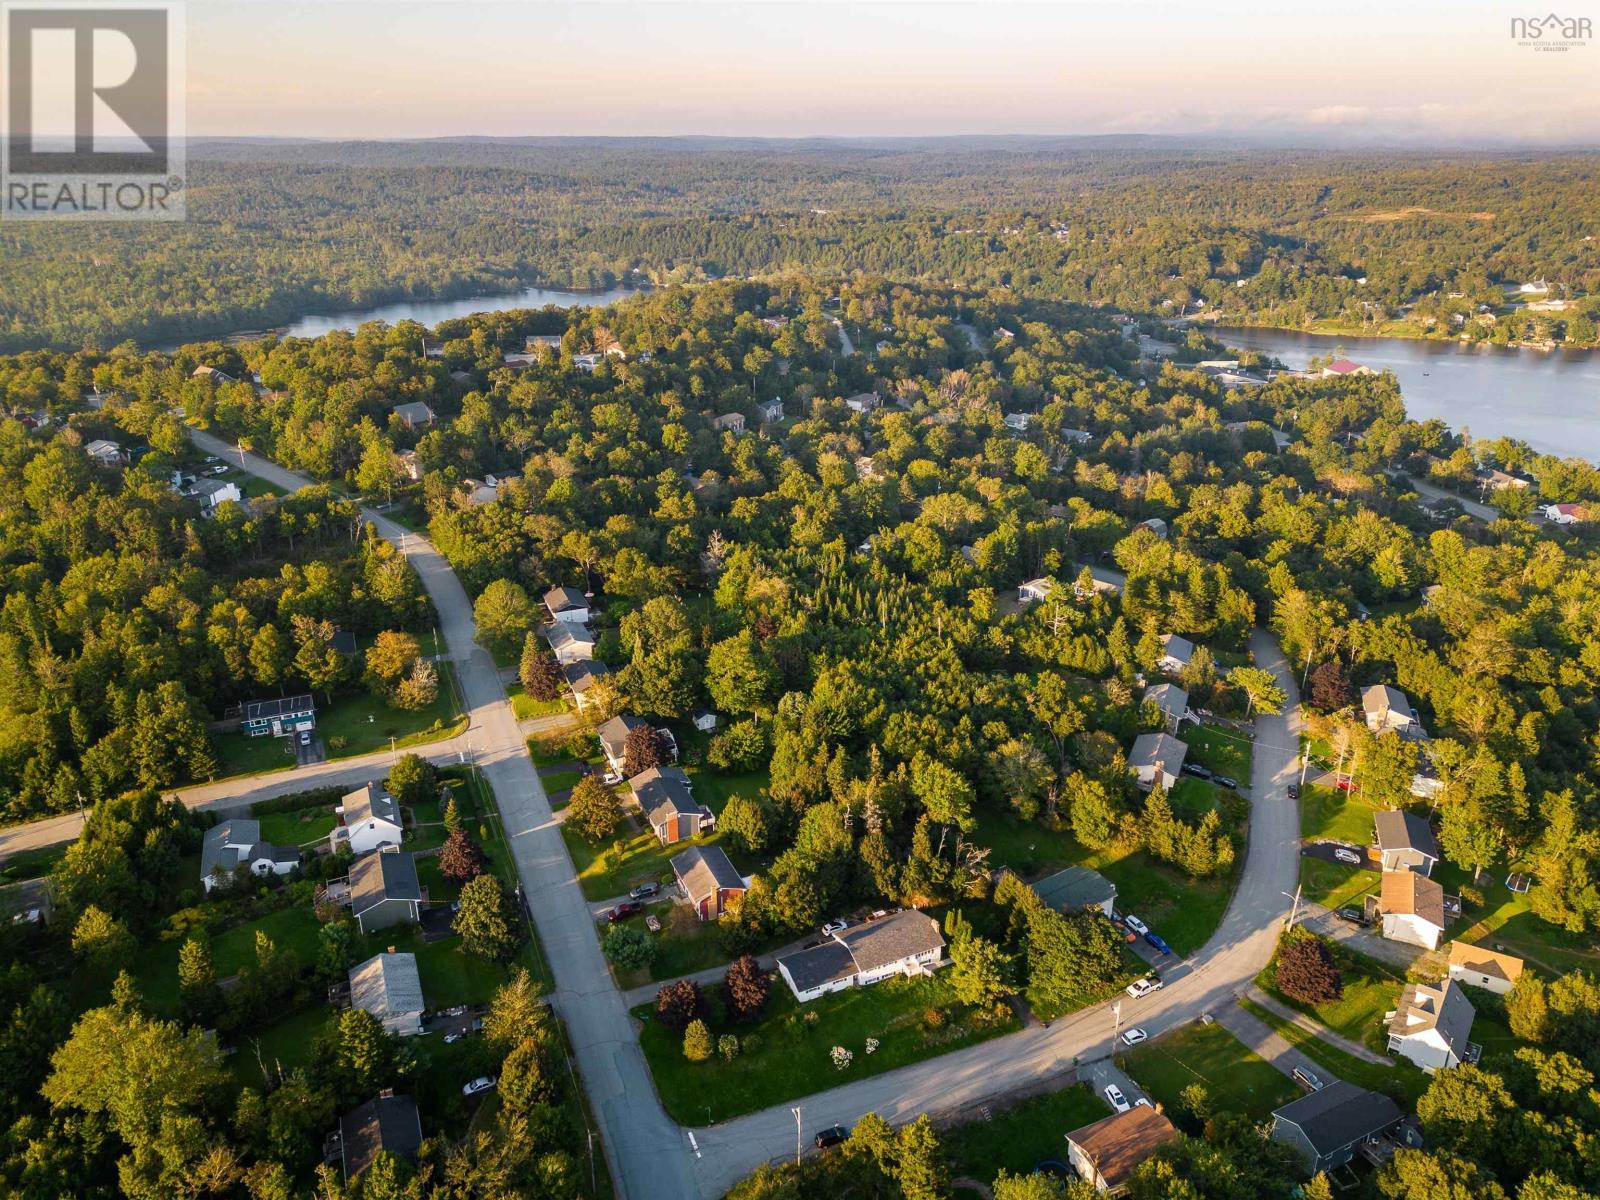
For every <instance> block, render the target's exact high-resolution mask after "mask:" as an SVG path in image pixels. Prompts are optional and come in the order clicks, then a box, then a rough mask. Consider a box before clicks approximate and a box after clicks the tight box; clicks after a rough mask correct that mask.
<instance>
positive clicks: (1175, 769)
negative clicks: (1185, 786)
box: [1128, 733, 1189, 792]
mask: <svg viewBox="0 0 1600 1200" xmlns="http://www.w3.org/2000/svg"><path fill="white" fill-rule="evenodd" d="M1188 753H1189V747H1188V746H1187V745H1185V744H1184V743H1183V742H1180V741H1179V740H1178V739H1177V738H1175V737H1172V736H1170V735H1168V734H1165V733H1141V734H1140V735H1139V736H1138V737H1136V738H1134V739H1133V749H1132V750H1130V751H1128V769H1129V770H1130V771H1132V772H1133V776H1134V779H1135V781H1136V782H1137V783H1138V785H1139V787H1140V788H1142V789H1143V790H1144V791H1147V792H1148V791H1150V790H1151V789H1152V788H1154V787H1155V786H1156V784H1158V783H1159V784H1160V785H1161V786H1162V787H1163V788H1166V789H1167V790H1168V791H1171V790H1172V788H1173V786H1174V785H1175V784H1176V783H1177V782H1178V776H1179V775H1180V774H1182V772H1183V760H1184V758H1185V756H1187V755H1188Z"/></svg>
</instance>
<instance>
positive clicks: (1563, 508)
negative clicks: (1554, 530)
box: [1543, 504, 1583, 525]
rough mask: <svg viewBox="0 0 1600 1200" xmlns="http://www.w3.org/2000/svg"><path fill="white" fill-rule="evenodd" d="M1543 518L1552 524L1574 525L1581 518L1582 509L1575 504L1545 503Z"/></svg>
mask: <svg viewBox="0 0 1600 1200" xmlns="http://www.w3.org/2000/svg"><path fill="white" fill-rule="evenodd" d="M1543 512H1544V519H1545V520H1546V521H1549V522H1550V523H1551V524H1552V525H1576V524H1578V523H1579V522H1580V521H1582V520H1583V515H1582V510H1581V509H1580V508H1579V507H1578V506H1577V505H1576V504H1546V505H1545V506H1544V509H1543Z"/></svg>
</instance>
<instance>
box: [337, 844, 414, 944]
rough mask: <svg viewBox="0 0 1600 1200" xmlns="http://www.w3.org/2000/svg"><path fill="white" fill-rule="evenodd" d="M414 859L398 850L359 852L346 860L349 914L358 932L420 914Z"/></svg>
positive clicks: (381, 927) (410, 918) (383, 926)
mask: <svg viewBox="0 0 1600 1200" xmlns="http://www.w3.org/2000/svg"><path fill="white" fill-rule="evenodd" d="M421 909H422V885H421V884H420V883H419V882H418V881H417V860H416V859H415V858H413V857H412V856H411V855H410V854H407V853H405V852H403V851H401V850H394V849H389V850H379V851H378V852H377V853H376V854H363V855H362V856H361V857H360V858H358V859H356V860H355V862H353V863H351V864H350V914H351V916H353V917H355V919H356V925H357V926H359V927H360V929H361V932H362V933H371V932H372V931H373V930H375V929H386V928H388V927H389V926H390V925H398V924H400V923H401V922H402V921H410V922H411V923H412V924H415V923H416V922H417V921H418V920H419V919H420V918H421Z"/></svg>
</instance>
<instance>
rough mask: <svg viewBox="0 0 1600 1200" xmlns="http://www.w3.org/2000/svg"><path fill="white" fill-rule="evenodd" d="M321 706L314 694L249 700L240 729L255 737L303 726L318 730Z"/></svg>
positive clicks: (296, 729) (275, 735)
mask: <svg viewBox="0 0 1600 1200" xmlns="http://www.w3.org/2000/svg"><path fill="white" fill-rule="evenodd" d="M316 711H317V706H316V705H315V704H313V703H312V702H311V697H310V696H286V697H284V698H283V699H281V700H247V701H246V702H245V703H244V704H243V705H242V706H241V707H240V713H239V729H240V730H241V731H242V732H244V733H247V734H249V735H250V736H251V737H267V736H268V735H270V736H272V737H281V736H283V735H284V734H286V733H298V732H299V731H300V730H302V729H315V728H316V727H317V718H316Z"/></svg>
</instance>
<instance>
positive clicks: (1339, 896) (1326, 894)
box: [1300, 783, 1380, 908]
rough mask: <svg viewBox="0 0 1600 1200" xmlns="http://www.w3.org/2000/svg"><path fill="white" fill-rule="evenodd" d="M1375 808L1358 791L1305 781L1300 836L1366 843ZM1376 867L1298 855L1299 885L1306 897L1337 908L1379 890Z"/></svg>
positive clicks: (1363, 844)
mask: <svg viewBox="0 0 1600 1200" xmlns="http://www.w3.org/2000/svg"><path fill="white" fill-rule="evenodd" d="M1376 813H1377V810H1376V809H1375V808H1373V807H1372V805H1370V804H1368V803H1367V802H1366V801H1365V800H1363V799H1362V798H1361V797H1360V796H1359V795H1354V794H1352V793H1350V792H1341V791H1340V790H1339V789H1338V788H1331V787H1317V786H1315V785H1313V784H1309V783H1308V784H1306V786H1305V787H1304V789H1302V790H1301V793H1300V836H1301V838H1302V839H1303V840H1305V841H1308V842H1316V841H1333V842H1346V843H1348V844H1349V845H1352V846H1357V847H1361V846H1367V845H1370V844H1371V842H1372V828H1373V826H1372V821H1373V817H1374V816H1375V815H1376ZM1379 882H1380V879H1379V876H1378V873H1377V872H1376V871H1363V870H1359V869H1356V868H1353V867H1347V866H1345V865H1344V864H1343V863H1335V862H1328V861H1327V860H1325V859H1320V858H1306V857H1304V856H1302V857H1301V859H1300V886H1301V887H1302V888H1303V889H1304V895H1305V898H1306V899H1307V900H1309V901H1311V902H1312V903H1314V904H1321V905H1323V906H1324V907H1326V908H1339V907H1341V906H1343V905H1346V904H1352V903H1355V902H1356V901H1358V900H1359V899H1360V898H1361V897H1362V896H1364V895H1366V894H1367V893H1368V892H1375V891H1377V890H1378V885H1379Z"/></svg>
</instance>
